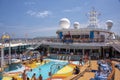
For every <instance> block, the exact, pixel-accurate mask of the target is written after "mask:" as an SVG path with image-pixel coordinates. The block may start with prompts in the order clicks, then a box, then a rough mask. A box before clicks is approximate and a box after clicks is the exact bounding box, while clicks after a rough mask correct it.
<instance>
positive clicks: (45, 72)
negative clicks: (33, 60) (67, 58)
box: [27, 61, 67, 80]
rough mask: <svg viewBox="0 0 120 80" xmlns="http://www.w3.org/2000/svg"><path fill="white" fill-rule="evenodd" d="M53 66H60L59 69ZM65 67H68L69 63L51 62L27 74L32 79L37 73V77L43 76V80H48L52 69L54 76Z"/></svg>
mask: <svg viewBox="0 0 120 80" xmlns="http://www.w3.org/2000/svg"><path fill="white" fill-rule="evenodd" d="M53 65H60V66H59V68H56V66H53ZM65 65H67V62H58V61H50V62H48V63H46V64H44V65H42V66H39V67H37V68H34V69H33V70H32V71H29V72H27V76H28V77H29V78H32V76H33V74H34V73H35V74H36V75H35V77H36V78H38V77H39V75H40V74H41V75H42V77H43V80H46V79H47V78H49V77H50V76H49V72H50V71H51V67H52V74H55V73H56V72H57V71H58V70H60V69H61V68H63V67H64V66H65Z"/></svg>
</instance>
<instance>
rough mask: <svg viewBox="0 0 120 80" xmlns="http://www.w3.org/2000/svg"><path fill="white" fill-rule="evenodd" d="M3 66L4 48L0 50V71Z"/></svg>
mask: <svg viewBox="0 0 120 80" xmlns="http://www.w3.org/2000/svg"><path fill="white" fill-rule="evenodd" d="M2 45H3V44H2ZM3 65H4V46H2V48H1V69H2V70H3Z"/></svg>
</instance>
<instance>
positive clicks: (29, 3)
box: [24, 2, 36, 6]
mask: <svg viewBox="0 0 120 80" xmlns="http://www.w3.org/2000/svg"><path fill="white" fill-rule="evenodd" d="M24 4H25V5H30V6H31V5H34V4H36V3H35V2H24Z"/></svg>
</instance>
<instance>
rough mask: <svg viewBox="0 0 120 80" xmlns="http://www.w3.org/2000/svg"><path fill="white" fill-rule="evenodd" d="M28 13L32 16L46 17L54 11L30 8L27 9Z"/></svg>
mask: <svg viewBox="0 0 120 80" xmlns="http://www.w3.org/2000/svg"><path fill="white" fill-rule="evenodd" d="M27 14H28V15H30V16H34V17H37V18H44V17H48V16H50V15H51V14H52V13H51V12H50V11H42V12H40V11H33V10H29V11H27Z"/></svg>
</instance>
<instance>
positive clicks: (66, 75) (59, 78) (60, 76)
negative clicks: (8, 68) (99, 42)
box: [2, 60, 120, 80]
mask: <svg viewBox="0 0 120 80" xmlns="http://www.w3.org/2000/svg"><path fill="white" fill-rule="evenodd" d="M112 62H113V63H114V64H116V63H118V62H116V61H112ZM43 64H44V63H42V64H40V63H39V62H37V63H36V62H32V63H31V64H29V63H26V64H25V66H28V67H30V68H35V67H37V66H40V65H43ZM74 67H75V65H73V64H69V65H67V66H65V67H64V68H62V69H61V70H60V71H58V72H57V73H56V74H54V75H53V76H52V80H71V79H73V78H75V77H77V75H73V73H72V72H73V68H74ZM79 67H80V72H83V71H84V70H85V69H86V68H87V67H88V63H87V64H85V65H84V66H79ZM90 69H91V70H97V69H98V65H97V60H92V61H91V67H90ZM18 75H19V74H9V75H5V76H4V78H3V79H2V80H11V77H15V78H17V80H22V79H21V78H20V77H19V76H18ZM94 75H95V73H94V72H89V71H85V73H84V74H83V75H82V76H81V77H79V78H78V79H77V80H90V79H91V78H93V77H94ZM119 79H120V70H118V69H117V68H115V79H114V80H119ZM48 80H50V78H49V79H48Z"/></svg>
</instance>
